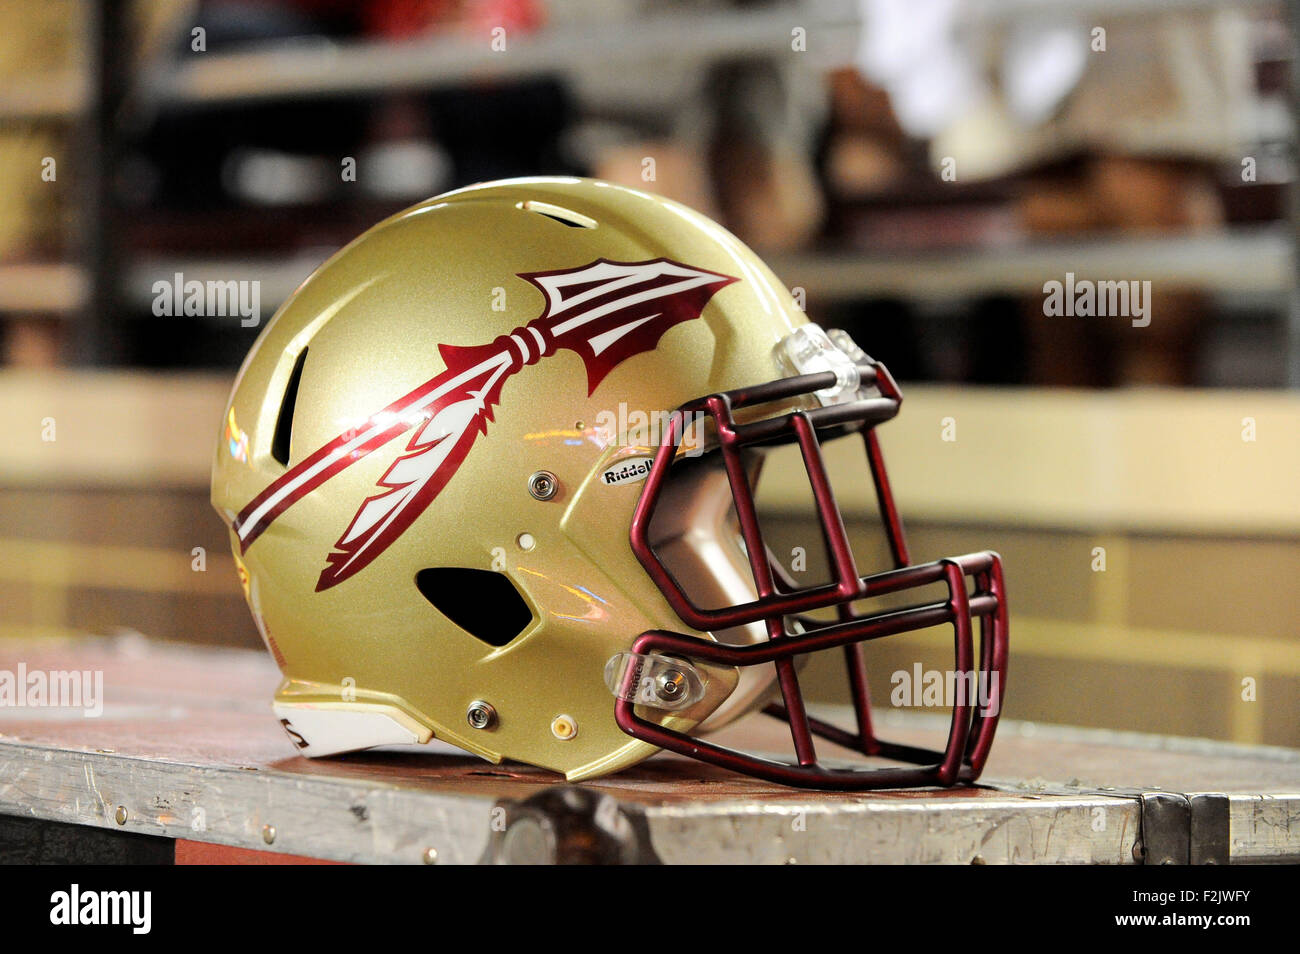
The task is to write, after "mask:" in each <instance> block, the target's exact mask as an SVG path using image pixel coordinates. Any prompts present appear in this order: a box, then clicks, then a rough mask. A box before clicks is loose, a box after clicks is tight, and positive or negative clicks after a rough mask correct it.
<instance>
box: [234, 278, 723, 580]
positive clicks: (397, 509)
mask: <svg viewBox="0 0 1300 954" xmlns="http://www.w3.org/2000/svg"><path fill="white" fill-rule="evenodd" d="M519 277H520V278H523V279H524V280H525V281H528V282H530V283H531V284H532V285H534V286H535V287H536V288H537V289H538V290H539V291H541V293H542V295H543V296H544V298H545V300H546V307H545V308H544V309H543V311H542V314H541V315H539V316H538V317H537V318H534V319H533V320H532V321H530V322H528V324H526V325H524V326H523V327H522V328H517V329H515V331H513V332H511V333H510V334H508V335H501V336H500V337H498V338H497V339H496V340H495V341H492V342H490V343H487V344H482V345H471V346H457V345H447V344H440V345H439V346H438V351H439V353H440V355H441V357H442V360H443V363H444V364H445V365H446V369H445V370H444V371H442V372H441V373H440V374H438V375H436V376H435V377H433V378H431V379H430V380H428V381H426V382H425V383H424V384H422V385H420V386H419V387H417V388H415V389H414V390H412V391H410V392H408V393H407V394H406V395H404V396H402V397H400V398H398V399H397V400H396V401H394V402H393V403H391V404H389V405H388V406H387V407H385V408H384V409H383V410H381V411H379V412H377V413H375V414H374V415H372V416H371V417H370V418H369V419H368V420H367V421H366V422H365V423H363V424H362V425H360V426H359V427H356V428H353V429H351V430H349V431H346V432H344V433H343V434H340V435H339V436H338V437H336V438H334V440H332V441H330V442H329V443H327V444H325V445H324V446H322V447H321V448H319V449H318V450H317V451H316V452H315V453H313V454H311V455H309V456H308V457H306V458H305V459H303V460H301V461H299V462H297V463H296V464H294V466H292V467H290V468H289V469H288V470H287V471H286V472H285V473H284V474H282V475H281V476H280V477H279V478H277V479H276V480H275V481H273V482H272V483H271V484H270V486H268V487H267V488H266V489H265V490H263V491H262V492H261V493H260V494H258V495H257V497H255V498H254V499H253V500H252V501H250V502H249V503H248V505H247V506H245V508H244V509H243V510H242V511H240V513H239V515H238V516H237V517H236V519H235V521H234V524H233V527H234V530H235V533H236V536H237V537H238V540H239V544H240V547H241V552H242V551H243V550H247V549H248V547H249V546H251V545H252V543H253V541H255V540H256V539H257V537H258V536H259V535H260V534H261V533H263V532H264V531H265V530H266V528H267V527H268V526H270V524H271V523H272V522H273V521H274V520H275V519H276V518H277V517H278V516H279V515H280V514H282V513H283V512H284V511H285V510H287V509H288V508H289V507H291V506H292V505H293V504H294V503H295V502H297V501H298V500H300V499H302V497H304V496H306V495H307V494H308V493H310V492H311V491H312V490H314V489H316V488H317V487H319V486H320V485H321V484H322V483H324V482H325V481H327V480H329V479H330V478H331V477H333V476H335V475H336V474H338V473H339V472H341V471H342V470H344V469H345V468H347V467H350V466H351V465H352V464H354V463H356V462H357V461H358V460H361V459H363V458H364V457H366V456H368V455H369V454H371V453H373V452H374V451H376V450H378V449H379V448H380V447H383V446H384V445H385V444H387V443H388V442H389V441H391V440H393V439H394V438H396V437H397V436H398V435H400V434H403V433H406V432H407V431H410V430H412V429H414V430H415V433H414V434H413V436H412V437H411V438H410V440H409V441H408V442H407V445H406V449H405V450H404V451H403V452H402V454H400V455H399V456H398V457H397V459H396V460H394V461H393V463H392V464H391V465H390V466H389V468H388V469H387V470H386V471H385V472H384V475H383V476H382V477H381V478H380V479H379V482H378V485H377V487H376V491H377V492H376V493H374V494H372V495H371V496H369V497H367V498H366V499H365V500H364V501H363V502H362V503H361V505H360V507H359V508H358V509H357V511H356V513H355V515H354V516H353V517H352V520H351V522H350V523H349V524H348V526H347V527H346V529H344V531H343V532H342V533H341V534H340V535H339V537H338V540H337V541H336V543H335V544H334V548H333V550H332V551H331V552H330V553H329V554H328V555H327V556H326V558H325V567H324V569H323V570H322V571H321V573H320V577H319V579H318V580H317V583H316V590H317V592H320V591H322V590H326V589H329V588H330V587H333V586H336V585H338V584H339V583H341V582H343V581H344V580H346V579H347V578H348V577H350V576H352V575H353V574H355V573H357V572H359V571H360V570H362V569H364V568H365V567H366V566H368V565H369V564H370V563H371V562H372V561H373V560H374V559H375V558H376V557H378V556H379V555H380V554H381V553H383V552H384V550H386V549H387V548H388V547H389V546H390V545H391V544H392V542H393V541H394V540H396V539H397V538H398V537H399V536H401V534H402V533H403V532H405V530H406V529H407V528H408V527H409V526H410V525H411V524H412V523H413V522H414V521H415V520H416V518H417V517H419V515H420V514H421V513H423V512H424V510H425V509H426V508H427V507H428V506H429V504H430V503H431V502H432V501H433V499H434V498H435V497H437V495H438V494H439V493H440V492H441V491H442V489H443V487H445V486H446V485H447V482H448V481H449V480H451V479H452V477H453V476H454V475H455V473H456V471H457V470H458V469H459V467H460V464H461V462H462V461H463V460H464V459H465V457H466V455H467V454H468V453H469V451H470V448H471V447H472V446H473V445H474V442H475V441H476V440H477V439H478V438H479V437H480V436H481V435H485V434H486V433H487V430H488V424H489V423H491V421H492V409H493V408H494V407H495V406H496V404H497V403H498V402H499V401H500V397H501V389H502V385H503V384H504V383H505V382H506V381H507V380H508V379H509V378H510V377H511V376H513V375H514V374H515V373H516V372H518V371H519V370H520V369H522V368H523V367H525V366H527V365H531V364H535V363H536V362H537V361H539V360H541V359H542V358H545V357H547V356H548V355H551V354H554V352H555V351H556V349H558V348H564V349H567V350H570V351H573V352H575V353H577V354H578V355H580V356H581V357H582V360H583V362H584V364H585V365H586V369H587V392H588V394H591V393H592V392H594V391H595V390H596V388H597V387H598V386H599V385H600V382H601V381H602V380H604V378H605V376H606V375H608V374H609V373H610V372H611V371H612V370H613V369H614V368H615V367H617V366H618V365H619V364H622V363H623V362H624V361H625V360H627V359H628V358H630V357H632V356H633V355H636V354H640V353H641V352H644V351H652V350H654V349H655V348H656V347H657V346H658V343H659V339H660V338H661V337H663V335H664V333H665V332H667V331H668V330H669V329H670V328H672V327H673V326H674V325H676V324H679V323H680V322H683V321H689V320H692V319H695V318H698V317H700V314H701V313H702V311H703V309H704V306H705V305H706V304H708V302H709V300H710V299H711V298H712V297H713V295H714V294H715V293H716V292H717V291H718V290H719V289H721V288H723V287H725V286H727V285H729V284H731V283H732V282H734V281H737V279H735V278H732V277H731V276H729V275H723V274H721V273H719V272H713V271H709V270H707V269H701V268H695V267H692V266H689V265H683V264H681V263H679V262H674V261H671V260H669V259H663V258H659V259H653V260H651V261H645V262H612V261H609V260H607V259H597V260H596V261H594V262H591V263H590V264H588V265H583V266H580V267H578V268H570V269H561V270H559V271H553V272H531V273H523V274H520V275H519Z"/></svg>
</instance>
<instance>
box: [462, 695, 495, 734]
mask: <svg viewBox="0 0 1300 954" xmlns="http://www.w3.org/2000/svg"><path fill="white" fill-rule="evenodd" d="M465 721H467V722H468V723H469V727H470V728H471V729H490V728H492V726H494V725H496V722H497V710H496V709H493V708H492V707H491V706H490V705H488V704H487V703H486V702H484V701H483V700H482V699H475V700H474V701H473V702H471V703H470V704H469V711H468V712H466V713H465Z"/></svg>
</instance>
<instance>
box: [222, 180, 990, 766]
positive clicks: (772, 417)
mask: <svg viewBox="0 0 1300 954" xmlns="http://www.w3.org/2000/svg"><path fill="white" fill-rule="evenodd" d="M899 401H900V395H899V391H898V387H897V386H896V385H895V383H894V381H893V379H892V378H891V377H890V376H889V372H888V371H886V370H885V367H884V366H883V365H882V364H880V363H879V362H876V361H873V360H872V359H871V358H869V357H868V356H867V355H866V354H864V353H863V352H862V350H861V349H859V347H858V346H857V345H856V344H854V342H853V341H852V340H851V339H850V338H849V336H848V335H846V334H844V333H843V332H839V331H829V332H828V331H824V330H823V329H821V328H820V327H818V326H817V325H816V324H813V323H811V322H809V321H808V319H807V317H806V316H805V315H804V313H803V312H802V311H801V310H800V308H799V307H798V305H797V304H796V302H795V301H794V299H793V297H792V295H791V293H790V292H789V291H787V290H786V289H785V288H784V287H783V286H782V285H781V283H780V282H779V281H778V280H777V279H776V277H775V276H774V275H773V274H772V272H771V271H769V270H768V268H767V267H766V266H765V265H764V264H763V263H762V262H761V261H759V259H758V258H757V257H756V256H755V255H754V254H753V252H751V251H750V250H749V249H747V248H746V247H745V246H744V245H743V244H741V242H740V241H738V240H737V239H736V238H735V237H734V236H732V235H731V234H730V233H728V232H727V231H726V230H724V229H723V228H721V227H720V226H719V225H717V224H716V223H714V222H712V221H710V220H709V219H707V218H705V217H703V216H701V215H699V214H697V213H695V212H693V211H691V210H690V209H687V208H685V207H683V206H681V205H678V204H676V203H674V202H671V201H668V200H666V199H662V198H659V197H657V196H653V195H648V194H645V193H642V192H638V191H635V190H632V189H627V188H622V187H619V186H615V185H611V184H609V183H604V182H597V181H592V180H585V179H572V178H531V179H516V180H510V181H504V182H494V183H487V184H484V185H478V186H472V187H469V188H465V189H460V190H458V191H455V192H450V193H448V194H446V195H442V196H438V197H436V198H433V199H430V200H428V201H426V202H423V203H421V204H419V205H417V206H414V207H412V208H410V209H408V210H406V211H404V212H401V213H399V214H397V215H394V216H392V217H391V218H389V219H387V220H385V221H383V222H381V223H380V224H378V225H376V226H375V227H373V228H372V229H370V230H369V231H367V232H365V233H364V234H363V235H361V236H360V237H359V238H357V239H356V240H355V241H353V242H352V243H351V244H349V245H348V246H347V247H345V248H344V249H342V250H341V251H339V252H338V253H337V254H335V255H334V256H333V257H332V258H330V259H329V261H327V262H326V263H325V264H324V265H322V266H321V267H320V268H319V269H317V270H316V272H315V273H314V274H313V275H312V276H311V277H310V278H308V279H307V280H306V281H305V282H304V283H303V284H302V285H301V286H300V287H299V288H298V289H297V290H296V291H295V292H294V293H293V295H292V296H291V297H290V298H289V300H288V301H287V302H286V303H285V304H284V305H283V306H282V307H281V308H280V309H279V311H278V312H277V314H276V315H275V317H274V318H273V319H272V320H271V321H270V322H269V323H268V325H267V327H266V328H265V329H264V330H263V332H262V334H261V336H260V337H259V339H258V340H257V342H256V344H255V345H254V346H253V348H252V351H251V353H250V354H249V355H248V357H247V359H246V360H245V362H244V364H243V367H242V368H241V369H240V371H239V375H238V377H237V379H236V382H235V386H234V390H233V393H232V395H231V398H230V404H229V406H228V407H227V408H226V412H225V415H224V418H223V429H222V432H221V435H220V439H219V441H218V446H217V451H216V459H215V463H214V467H213V476H212V503H213V506H214V507H215V508H216V509H217V511H218V512H219V513H220V514H221V516H222V518H223V519H224V520H225V522H226V523H227V525H228V526H229V528H230V536H231V542H232V545H233V548H234V554H235V562H236V567H237V569H238V572H239V575H240V580H241V583H242V584H243V587H244V593H245V596H246V598H247V601H248V605H249V607H250V609H251V610H252V613H253V618H254V620H255V621H256V624H257V628H258V630H259V631H260V633H261V635H262V637H263V639H264V640H265V642H266V644H267V647H268V648H269V649H270V651H271V653H272V654H273V655H274V657H275V660H276V662H277V663H278V665H279V667H280V669H281V671H282V673H283V675H284V680H283V682H282V684H281V685H280V687H279V690H278V691H277V692H276V694H275V699H274V704H273V705H274V710H275V713H276V715H277V717H278V718H279V719H280V721H281V722H282V724H283V725H284V727H285V729H286V730H287V731H288V733H289V735H290V738H291V739H292V740H293V742H294V744H295V745H297V747H298V748H299V750H300V751H301V752H302V753H303V754H305V755H308V756H318V755H330V754H332V753H338V752H344V751H349V750H356V749H363V748H369V747H373V746H382V745H390V744H399V743H418V742H427V741H428V740H430V739H431V738H435V737H436V738H438V739H441V740H443V741H445V742H449V743H452V744H453V745H455V746H459V747H460V748H462V749H465V750H467V751H469V752H472V753H475V754H477V755H479V756H482V757H483V758H485V759H488V760H490V761H494V762H499V761H501V760H503V759H512V760H517V761H521V762H526V763H529V764H532V765H535V766H541V767H544V768H547V769H551V770H554V771H556V772H560V773H563V774H564V775H565V776H566V777H567V778H568V779H570V780H581V779H589V778H593V777H596V776H601V775H605V774H607V773H611V772H615V771H618V770H620V769H623V768H626V767H628V766H631V765H633V764H635V763H637V762H639V761H641V760H642V759H644V758H646V757H647V756H649V755H651V754H653V753H655V752H657V751H659V750H660V749H667V750H671V751H673V752H677V753H681V754H683V755H686V756H690V757H693V758H696V759H700V760H703V761H705V762H710V763H714V764H716V765H720V766H724V767H726V768H729V769H734V770H736V771H739V772H743V773H747V774H749V775H753V776H758V777H760V778H764V779H768V780H771V781H775V782H779V783H784V784H789V785H797V786H807V787H814V788H827V789H866V788H878V787H893V786H905V785H931V784H937V785H949V784H952V783H954V782H956V781H958V780H963V779H965V780H969V779H974V778H975V777H976V776H978V775H979V773H980V770H981V768H982V766H983V764H984V761H985V758H986V757H987V755H988V751H989V746H990V744H991V743H992V740H993V734H994V730H995V728H996V723H997V715H996V713H998V712H999V711H1000V710H1001V698H1000V697H1001V693H1002V691H1003V687H1004V686H1005V667H1006V655H1007V604H1006V598H1005V595H1004V593H1003V581H1002V569H1001V564H1000V561H999V559H998V556H997V555H996V554H994V553H991V552H985V553H976V554H972V555H968V556H962V557H955V558H952V559H945V560H939V561H937V562H931V563H924V564H920V565H914V564H912V563H911V561H910V559H909V556H908V551H907V546H906V543H905V541H904V536H903V529H902V525H901V523H900V521H899V518H898V515H897V512H896V511H895V508H894V502H893V497H892V495H891V492H890V487H889V481H888V479H887V477H886V472H885V467H884V463H883V460H882V457H881V452H880V446H879V444H878V442H877V440H876V434H875V430H874V428H875V426H876V425H878V424H880V423H882V422H884V421H887V420H889V419H890V418H892V417H893V416H894V415H895V414H896V413H897V411H898V407H899ZM833 438H842V439H855V440H860V441H863V442H864V444H865V448H866V461H867V464H866V466H865V467H864V474H863V478H864V479H867V475H868V473H869V479H870V480H872V482H873V483H874V487H875V491H876V494H877V496H878V499H879V503H880V512H881V517H882V523H883V527H884V530H885V533H886V535H887V537H888V543H889V546H890V549H891V552H892V555H893V562H894V566H893V567H892V568H889V569H885V570H884V571H883V572H876V573H872V574H867V575H864V574H863V572H862V569H861V568H860V567H859V566H858V564H857V562H856V560H855V557H854V553H853V551H852V549H851V547H850V545H849V541H848V537H847V535H846V532H845V527H844V522H843V519H842V518H841V515H840V512H839V509H838V507H837V505H836V502H835V495H834V493H833V490H832V487H831V480H830V476H829V474H828V473H827V469H826V467H825V465H824V462H823V458H822V453H821V449H820V448H821V444H822V442H823V441H826V440H829V439H833ZM783 443H790V444H794V445H797V447H798V450H799V452H800V456H801V458H802V462H803V470H804V471H806V478H807V481H808V484H809V486H810V487H811V493H812V497H813V499H814V500H815V502H816V510H817V517H818V520H819V524H820V530H821V535H822V536H823V537H824V543H825V547H826V552H827V555H828V559H829V563H830V566H831V569H832V576H833V578H832V579H831V580H830V581H829V582H822V583H819V584H816V585H801V584H800V583H799V582H798V581H797V580H796V579H795V578H794V575H792V574H791V573H789V572H787V571H786V570H785V569H783V568H782V567H781V566H780V564H779V563H778V562H777V561H776V559H775V558H774V557H773V555H772V553H771V551H770V550H769V548H768V545H767V543H765V540H764V534H763V530H762V528H761V527H760V524H759V520H758V517H757V511H756V507H755V501H754V486H755V483H756V481H757V479H758V472H759V470H760V467H761V463H762V461H763V459H764V457H765V455H766V454H767V453H768V451H769V449H770V448H771V447H773V446H775V445H779V444H783ZM796 459H797V458H796ZM800 479H803V478H802V476H801V478H800ZM927 586H937V587H938V588H940V589H941V591H942V593H944V594H946V595H944V596H943V597H942V598H941V599H938V600H930V601H925V602H920V603H915V604H914V605H901V606H900V605H899V601H898V599H895V600H894V601H893V602H892V603H890V605H889V608H887V609H884V610H881V609H880V606H879V604H876V605H875V609H874V611H873V610H869V609H867V608H865V604H867V603H870V602H871V601H872V600H873V599H874V598H875V597H878V596H884V595H886V594H905V593H906V592H907V591H911V590H913V589H915V588H918V587H927ZM887 602H888V601H887ZM976 619H978V620H979V629H980V638H979V644H978V647H977V646H976V641H975V639H974V636H973V629H974V621H975V620H976ZM937 625H948V626H951V627H952V632H953V634H954V642H955V660H956V662H955V667H956V670H957V671H958V672H961V673H970V674H976V673H978V674H979V675H981V676H982V677H983V678H985V679H986V680H987V681H988V684H989V685H991V686H992V687H993V692H994V693H995V694H996V695H995V698H993V699H992V700H991V702H992V704H990V705H985V706H983V707H982V708H979V709H977V708H976V706H975V705H974V700H970V699H967V700H960V699H959V701H958V703H959V704H957V705H956V706H954V707H953V710H952V722H951V727H950V730H949V734H948V738H947V744H946V747H945V748H944V749H943V750H942V751H928V750H924V749H919V748H913V747H909V746H905V745H895V744H891V743H888V742H884V741H881V740H879V739H878V738H877V737H876V736H875V734H874V732H873V730H872V725H871V713H870V700H869V698H868V691H867V680H866V676H865V673H864V670H863V660H862V643H863V642H864V641H866V640H871V639H876V638H878V637H882V636H888V635H891V634H896V633H903V632H907V631H911V630H918V629H923V628H926V627H931V626H937ZM823 650H836V651H837V653H839V652H842V653H843V656H844V659H845V661H846V663H847V665H848V680H849V685H850V687H851V689H852V698H853V703H854V710H855V713H856V717H857V726H856V728H855V729H854V730H848V729H843V728H839V727H836V726H833V725H829V724H827V723H825V722H823V721H821V720H819V719H817V718H814V717H812V716H811V715H810V714H809V713H808V711H807V709H806V706H805V703H804V699H803V696H802V694H801V692H800V688H799V679H798V669H797V666H796V663H797V662H799V661H800V660H801V659H802V658H803V657H805V656H807V655H808V654H810V653H815V652H820V651H823ZM977 656H978V659H977V658H976V657H977ZM989 677H992V678H989ZM759 709H761V710H763V711H766V712H767V713H769V714H771V715H775V716H776V717H778V718H780V719H783V720H785V721H786V722H787V723H788V725H789V729H790V734H791V739H792V747H793V753H794V757H793V759H792V760H790V761H778V760H776V759H773V758H769V757H766V756H760V755H756V754H751V753H746V752H742V751H738V750H733V749H730V748H726V747H724V746H722V745H720V744H718V743H716V742H713V741H709V740H707V739H705V738H702V737H701V736H702V734H703V733H705V732H707V731H709V730H711V729H713V728H715V727H718V726H721V725H723V724H725V723H726V722H728V721H730V720H732V719H734V718H736V717H738V716H740V715H743V714H744V713H746V712H750V711H754V710H759ZM818 736H820V737H822V738H824V739H827V740H829V741H830V742H833V743H835V744H837V745H840V746H846V747H848V748H849V749H852V750H855V751H857V752H861V753H865V754H867V755H872V756H882V757H885V758H888V759H892V760H894V761H895V762H898V763H901V764H898V765H893V766H889V767H873V768H868V767H864V766H859V765H845V764H842V763H833V764H832V763H827V762H825V761H823V760H819V757H818V754H817V751H816V748H815V744H814V737H818Z"/></svg>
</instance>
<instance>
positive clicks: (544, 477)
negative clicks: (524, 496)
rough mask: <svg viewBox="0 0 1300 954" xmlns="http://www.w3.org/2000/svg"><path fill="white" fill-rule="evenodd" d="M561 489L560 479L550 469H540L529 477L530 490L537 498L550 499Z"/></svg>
mask: <svg viewBox="0 0 1300 954" xmlns="http://www.w3.org/2000/svg"><path fill="white" fill-rule="evenodd" d="M559 489H560V481H559V479H558V478H557V477H556V476H555V475H554V474H552V473H551V472H550V471H549V470H539V471H538V472H537V473H535V474H533V475H532V476H531V477H529V478H528V492H529V493H530V494H532V495H533V497H534V498H535V499H537V500H550V499H551V498H552V497H554V496H555V494H556V493H557V492H558V491H559Z"/></svg>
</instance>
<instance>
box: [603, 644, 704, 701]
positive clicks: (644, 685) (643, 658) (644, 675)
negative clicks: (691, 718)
mask: <svg viewBox="0 0 1300 954" xmlns="http://www.w3.org/2000/svg"><path fill="white" fill-rule="evenodd" d="M605 685H606V686H608V687H609V691H610V692H612V693H613V694H614V696H615V697H616V698H618V699H623V700H625V701H627V702H631V703H635V704H636V705H643V706H649V707H651V708H654V709H665V710H667V711H669V712H676V711H677V710H679V709H685V708H687V707H688V706H691V705H694V704H695V703H697V702H699V701H700V700H701V699H703V698H704V685H705V678H704V675H703V674H702V673H701V672H700V671H699V670H698V669H696V668H695V667H694V666H692V665H691V664H690V663H688V662H687V661H686V660H684V659H677V658H674V657H672V656H660V655H654V654H644V653H632V652H624V653H615V654H614V655H613V656H610V657H609V661H608V662H607V663H605Z"/></svg>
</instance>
